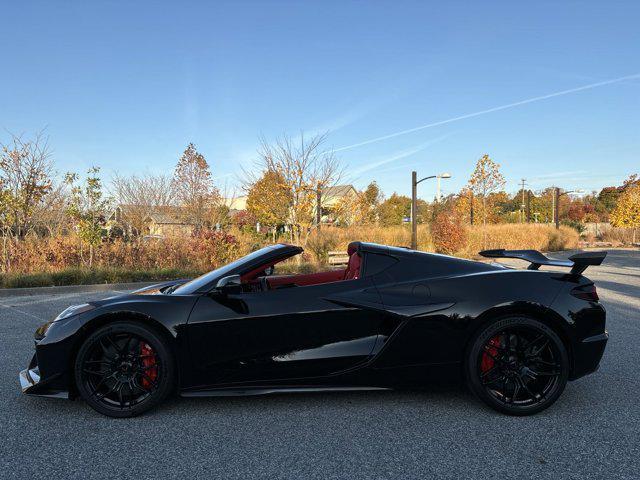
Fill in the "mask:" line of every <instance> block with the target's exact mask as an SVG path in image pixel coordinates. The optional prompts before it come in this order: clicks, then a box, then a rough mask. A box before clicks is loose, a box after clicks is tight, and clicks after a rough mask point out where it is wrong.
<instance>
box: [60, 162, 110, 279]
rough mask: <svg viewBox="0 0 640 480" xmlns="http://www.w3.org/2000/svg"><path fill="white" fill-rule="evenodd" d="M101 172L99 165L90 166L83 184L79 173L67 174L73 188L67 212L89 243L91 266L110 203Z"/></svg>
mask: <svg viewBox="0 0 640 480" xmlns="http://www.w3.org/2000/svg"><path fill="white" fill-rule="evenodd" d="M99 173H100V169H99V168H98V167H92V168H90V169H89V171H88V172H87V177H86V178H85V180H84V183H83V184H79V183H78V180H79V177H78V175H77V174H75V173H68V174H67V175H66V183H67V184H68V185H69V187H70V189H71V199H70V202H69V205H68V207H67V213H68V214H69V216H70V217H71V218H73V219H74V220H75V223H76V228H77V230H78V235H79V236H80V239H81V240H82V241H83V242H85V243H87V244H88V245H89V267H91V266H92V265H93V256H94V249H95V247H96V246H98V245H99V244H100V242H101V240H102V229H103V227H104V225H105V222H106V212H107V209H108V207H109V204H110V201H109V199H107V198H105V196H104V194H103V192H102V181H101V180H100V176H99Z"/></svg>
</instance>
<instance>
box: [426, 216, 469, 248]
mask: <svg viewBox="0 0 640 480" xmlns="http://www.w3.org/2000/svg"><path fill="white" fill-rule="evenodd" d="M431 237H432V239H433V244H434V246H435V249H436V252H438V253H446V254H454V253H456V252H457V251H459V250H460V249H462V247H463V246H464V243H465V240H466V238H467V232H466V230H465V228H464V226H463V225H462V222H461V221H460V217H459V216H458V215H456V214H455V213H453V212H448V211H442V212H440V213H438V214H437V215H436V217H435V219H434V221H433V223H432V225H431Z"/></svg>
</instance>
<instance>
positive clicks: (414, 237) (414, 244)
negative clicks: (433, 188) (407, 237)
mask: <svg viewBox="0 0 640 480" xmlns="http://www.w3.org/2000/svg"><path fill="white" fill-rule="evenodd" d="M430 178H437V179H438V190H437V194H436V199H437V201H438V202H439V201H440V179H441V178H451V174H450V173H441V174H440V175H431V176H429V177H424V178H421V179H420V180H418V173H417V172H415V171H413V172H411V249H412V250H417V249H418V184H419V183H420V182H424V181H425V180H429V179H430Z"/></svg>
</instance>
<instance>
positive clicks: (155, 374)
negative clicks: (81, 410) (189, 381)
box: [74, 321, 176, 418]
mask: <svg viewBox="0 0 640 480" xmlns="http://www.w3.org/2000/svg"><path fill="white" fill-rule="evenodd" d="M175 372H176V368H175V362H174V358H173V354H172V352H171V348H170V346H169V345H168V343H167V341H166V340H165V339H164V338H163V337H162V335H161V334H160V333H158V332H157V331H155V330H154V329H152V328H149V327H147V326H145V325H141V324H140V323H136V322H132V321H118V322H114V323H111V324H108V325H106V326H104V327H101V328H99V329H97V330H96V331H95V332H93V333H92V334H91V335H89V336H88V337H87V338H86V339H85V341H84V342H83V343H82V345H81V346H80V349H79V350H78V354H77V355H76V360H75V364H74V377H75V382H76V387H77V389H78V392H79V393H80V396H81V397H82V398H83V399H84V400H85V401H86V402H87V403H88V404H89V406H90V407H91V408H93V409H94V410H95V411H97V412H99V413H102V414H103V415H107V416H109V417H117V418H124V417H134V416H136V415H140V414H142V413H144V412H146V411H147V410H150V409H151V408H153V407H155V406H156V405H158V404H159V403H160V402H162V401H163V400H164V399H165V398H166V397H167V396H168V395H169V394H170V393H171V392H172V391H173V389H174V385H175V378H176V373H175Z"/></svg>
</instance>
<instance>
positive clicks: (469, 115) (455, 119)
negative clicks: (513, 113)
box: [334, 73, 640, 152]
mask: <svg viewBox="0 0 640 480" xmlns="http://www.w3.org/2000/svg"><path fill="white" fill-rule="evenodd" d="M637 79H640V73H635V74H633V75H626V76H624V77H618V78H612V79H610V80H604V81H602V82H596V83H590V84H588V85H582V86H581V87H576V88H570V89H568V90H561V91H559V92H554V93H549V94H546V95H541V96H538V97H532V98H527V99H525V100H520V101H518V102H513V103H508V104H506V105H500V106H498V107H493V108H488V109H486V110H480V111H478V112H473V113H467V114H465V115H460V116H458V117H453V118H448V119H446V120H440V121H439V122H434V123H428V124H426V125H420V126H419V127H414V128H409V129H407V130H402V131H399V132H395V133H390V134H388V135H383V136H381V137H376V138H371V139H369V140H365V141H362V142H358V143H354V144H351V145H346V146H344V147H340V148H336V149H334V152H341V151H344V150H350V149H352V148H357V147H362V146H364V145H369V144H371V143H376V142H381V141H383V140H388V139H390V138H395V137H399V136H401V135H406V134H408V133H413V132H417V131H420V130H426V129H427V128H432V127H438V126H440V125H446V124H449V123H453V122H458V121H460V120H466V119H468V118H473V117H479V116H480V115H485V114H487V113H493V112H498V111H500V110H507V109H509V108H514V107H519V106H521V105H526V104H528V103H533V102H539V101H541V100H547V99H549V98H554V97H560V96H563V95H568V94H570V93H577V92H581V91H583V90H591V89H592V88H597V87H604V86H605V85H612V84H614V83H620V82H624V81H625V80H637Z"/></svg>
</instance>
